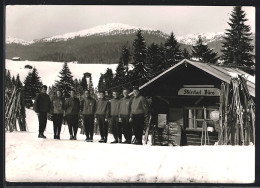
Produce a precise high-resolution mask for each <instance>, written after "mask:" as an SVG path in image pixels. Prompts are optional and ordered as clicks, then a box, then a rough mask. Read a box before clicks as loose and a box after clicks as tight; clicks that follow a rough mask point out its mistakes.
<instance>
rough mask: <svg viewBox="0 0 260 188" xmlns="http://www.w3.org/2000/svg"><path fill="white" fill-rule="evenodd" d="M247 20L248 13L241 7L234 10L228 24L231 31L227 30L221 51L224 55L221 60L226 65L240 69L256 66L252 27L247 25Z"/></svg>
mask: <svg viewBox="0 0 260 188" xmlns="http://www.w3.org/2000/svg"><path fill="white" fill-rule="evenodd" d="M247 20H248V19H247V18H246V13H245V12H244V11H243V10H242V7H241V6H236V7H234V8H233V10H232V13H231V17H230V18H229V22H228V24H229V26H230V29H226V32H225V35H226V36H225V37H224V42H223V43H222V50H221V51H222V52H223V55H222V56H221V59H222V60H223V61H224V64H231V65H232V64H233V65H235V66H240V67H241V66H247V67H251V66H252V65H254V62H253V59H254V55H252V52H253V50H254V46H252V45H251V44H250V42H251V41H252V37H251V35H252V33H251V32H250V26H249V25H246V23H245V22H246V21H247Z"/></svg>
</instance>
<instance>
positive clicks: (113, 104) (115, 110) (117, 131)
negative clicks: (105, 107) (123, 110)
mask: <svg viewBox="0 0 260 188" xmlns="http://www.w3.org/2000/svg"><path fill="white" fill-rule="evenodd" d="M112 95H113V99H111V101H110V116H111V119H110V120H111V125H112V133H113V136H114V141H112V142H111V144H114V143H121V142H122V125H121V123H119V122H118V115H119V104H120V99H119V97H118V92H117V91H113V93H112Z"/></svg>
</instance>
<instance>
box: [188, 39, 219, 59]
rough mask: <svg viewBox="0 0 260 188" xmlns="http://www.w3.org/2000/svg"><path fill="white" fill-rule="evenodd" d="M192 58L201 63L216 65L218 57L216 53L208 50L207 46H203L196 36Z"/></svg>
mask: <svg viewBox="0 0 260 188" xmlns="http://www.w3.org/2000/svg"><path fill="white" fill-rule="evenodd" d="M192 47H193V49H192V57H193V58H196V59H198V60H199V61H201V62H203V63H212V64H215V63H217V61H218V59H219V57H218V56H217V53H216V52H214V51H213V50H212V49H209V47H208V45H207V44H203V40H202V38H201V36H200V35H199V36H198V40H197V42H196V44H195V45H194V46H192Z"/></svg>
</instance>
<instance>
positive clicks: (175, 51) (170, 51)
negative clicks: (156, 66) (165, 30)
mask: <svg viewBox="0 0 260 188" xmlns="http://www.w3.org/2000/svg"><path fill="white" fill-rule="evenodd" d="M165 56H166V60H165V61H166V62H165V63H166V65H165V66H166V67H165V68H166V69H168V68H169V67H171V66H173V65H175V64H176V63H178V62H179V61H181V60H182V59H183V56H182V52H181V50H180V45H179V43H178V42H177V40H176V38H175V35H174V34H173V32H172V33H171V34H170V36H169V37H168V38H167V39H166V42H165Z"/></svg>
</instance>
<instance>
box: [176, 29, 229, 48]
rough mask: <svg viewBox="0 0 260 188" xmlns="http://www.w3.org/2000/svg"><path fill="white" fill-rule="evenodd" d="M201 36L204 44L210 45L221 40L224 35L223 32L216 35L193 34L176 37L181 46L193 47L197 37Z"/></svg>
mask: <svg viewBox="0 0 260 188" xmlns="http://www.w3.org/2000/svg"><path fill="white" fill-rule="evenodd" d="M199 35H200V36H201V38H202V40H203V42H204V43H206V44H207V43H210V42H213V41H217V40H221V39H222V38H223V37H224V36H225V34H224V32H218V33H193V34H188V35H185V36H180V37H176V39H177V41H178V42H179V43H182V44H187V45H195V44H196V41H197V40H198V36H199Z"/></svg>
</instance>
